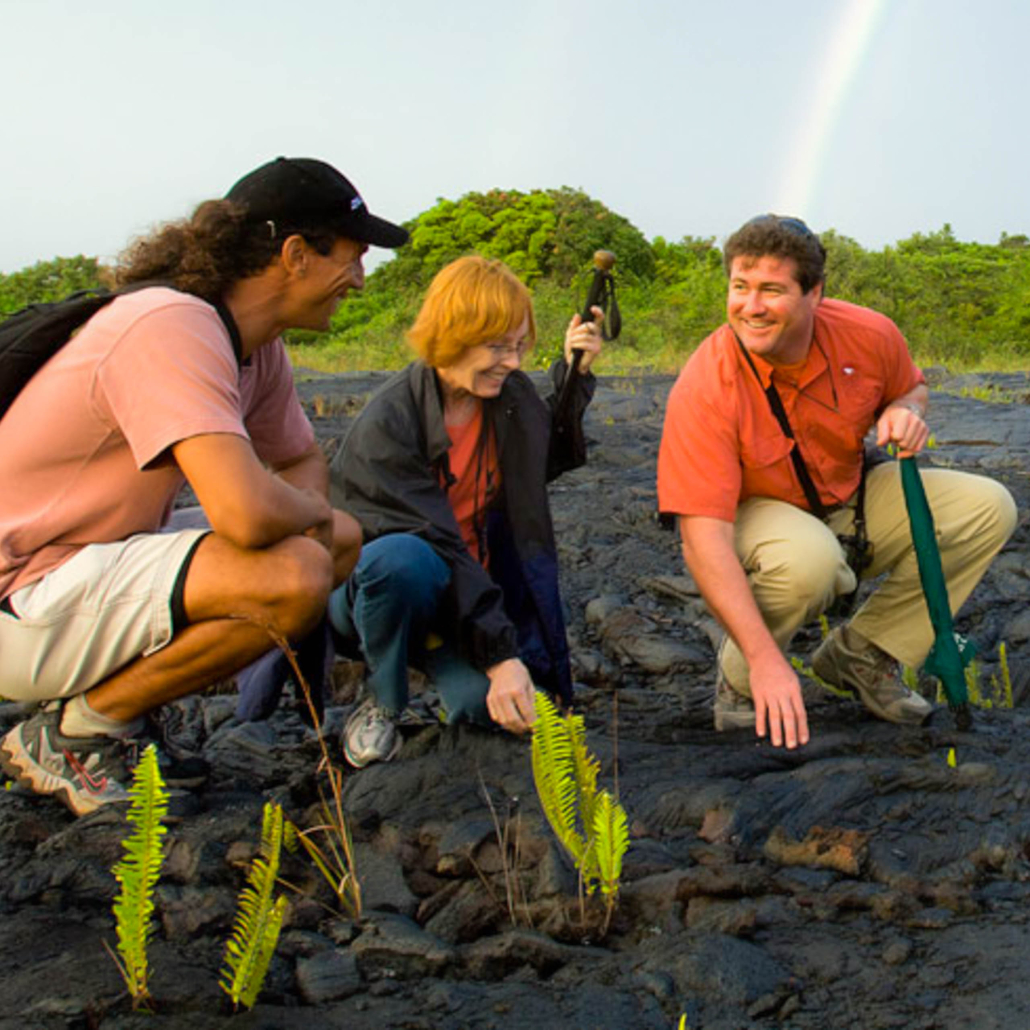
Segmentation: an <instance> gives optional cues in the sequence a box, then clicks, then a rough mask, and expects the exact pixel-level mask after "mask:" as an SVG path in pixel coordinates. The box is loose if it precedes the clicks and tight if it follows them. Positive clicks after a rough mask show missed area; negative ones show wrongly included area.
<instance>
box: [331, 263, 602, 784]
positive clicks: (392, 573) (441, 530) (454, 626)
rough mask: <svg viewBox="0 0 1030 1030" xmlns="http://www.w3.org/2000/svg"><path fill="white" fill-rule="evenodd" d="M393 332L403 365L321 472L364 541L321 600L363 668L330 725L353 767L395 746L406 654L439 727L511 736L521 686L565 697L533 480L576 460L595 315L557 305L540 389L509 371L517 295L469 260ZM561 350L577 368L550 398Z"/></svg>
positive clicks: (545, 515)
mask: <svg viewBox="0 0 1030 1030" xmlns="http://www.w3.org/2000/svg"><path fill="white" fill-rule="evenodd" d="M595 316H597V317H598V319H599V318H600V317H601V316H602V312H601V310H600V309H599V308H598V309H595ZM408 336H409V339H410V342H411V344H412V345H413V347H414V349H415V350H416V352H417V353H418V355H419V359H418V360H416V361H415V362H413V363H412V364H410V365H409V366H408V367H407V368H405V369H404V370H403V371H401V372H400V373H398V374H397V375H396V376H394V377H393V378H392V379H391V380H390V381H389V382H388V383H386V384H385V385H384V386H383V388H382V389H381V390H380V391H379V392H378V393H377V394H376V395H375V396H374V397H373V398H372V400H371V401H370V402H369V403H368V405H367V407H366V408H365V410H364V411H363V412H362V413H361V415H360V416H359V417H358V419H357V420H356V421H355V423H354V425H353V427H352V428H351V430H350V432H349V434H348V436H347V438H346V440H345V441H344V444H343V446H342V447H341V448H340V450H339V452H338V453H337V455H336V457H335V459H334V460H333V464H332V469H331V482H332V494H331V496H332V499H333V502H334V503H336V504H338V505H340V506H342V507H344V508H346V509H347V510H348V511H349V512H351V513H352V514H353V515H354V516H355V518H356V519H357V520H358V521H359V522H360V523H361V528H362V531H363V534H364V540H365V544H364V547H363V550H362V555H361V560H360V561H359V563H358V566H357V568H356V569H355V571H354V574H353V575H352V576H351V577H350V579H349V580H348V581H347V583H345V584H344V585H343V586H341V587H339V588H338V589H337V590H335V591H334V592H333V595H332V597H331V598H330V601H329V618H330V622H331V624H332V626H333V628H334V630H335V632H336V635H337V639H338V641H339V642H340V644H341V646H342V648H343V649H344V650H351V651H353V652H356V653H359V654H360V656H361V657H362V658H363V659H364V661H365V663H366V666H367V678H366V683H365V687H366V692H367V696H366V697H365V699H364V700H363V702H362V703H361V704H360V705H359V706H358V707H357V709H356V710H355V711H354V713H353V714H352V715H351V717H350V719H349V720H348V722H347V725H346V728H345V730H344V754H345V756H346V758H347V760H348V761H349V762H350V763H351V765H353V766H355V767H359V768H360V767H362V766H365V765H367V764H368V763H369V762H373V761H388V760H389V759H391V758H393V757H394V756H395V755H396V753H397V749H398V748H399V746H400V738H399V735H398V733H397V729H396V725H395V719H396V718H397V716H398V715H399V714H400V713H401V712H402V711H403V709H404V708H405V707H406V705H407V703H408V666H409V665H410V666H413V667H415V668H419V669H421V670H423V671H424V672H425V673H426V674H427V676H428V677H429V679H430V680H431V681H432V682H433V683H434V684H435V686H436V688H437V689H438V691H439V694H440V697H441V701H442V704H443V707H444V709H445V711H446V716H447V719H448V721H450V722H454V721H457V720H459V719H466V720H469V721H472V722H477V723H482V724H490V723H491V722H493V723H496V724H498V725H500V726H502V727H503V728H504V729H506V730H508V731H510V732H512V733H523V732H525V731H526V730H528V729H529V728H530V727H531V725H532V723H533V720H534V714H535V710H534V704H533V700H534V694H533V691H534V684H536V685H538V686H540V687H543V688H545V689H547V690H549V691H550V692H552V693H553V694H555V695H557V696H558V697H560V698H562V699H563V700H565V701H569V700H570V699H571V692H572V683H571V676H570V671H569V659H568V649H567V644H566V640H565V627H564V622H563V618H562V614H561V604H560V598H559V595H558V561H557V553H556V549H555V542H554V532H553V529H552V525H551V516H550V509H549V505H548V500H547V490H546V484H547V482H548V481H549V480H551V479H553V478H554V477H555V476H557V475H559V474H560V473H561V472H564V471H566V470H568V469H572V468H575V467H577V466H579V465H581V464H583V462H584V461H585V460H586V453H585V444H584V440H583V433H582V418H583V412H584V410H585V408H586V406H587V404H588V403H589V401H590V398H591V396H592V395H593V390H594V377H593V375H592V374H591V373H589V372H588V369H589V368H590V365H591V363H592V362H593V360H594V358H595V357H596V356H597V354H598V353H599V352H600V349H601V334H600V330H599V328H598V325H597V324H596V323H590V322H587V323H581V320H580V317H579V315H575V316H573V318H572V321H571V322H570V324H569V328H568V331H567V333H566V337H565V359H564V360H561V361H559V362H557V363H556V364H555V365H554V367H553V368H552V370H551V377H552V381H553V384H554V388H555V390H554V393H552V394H551V396H550V397H549V398H548V401H544V400H542V399H541V398H540V397H539V396H538V394H537V392H536V390H535V388H534V387H533V384H532V382H531V381H530V379H529V378H528V377H527V376H526V375H525V374H524V373H523V372H522V371H520V365H521V363H522V359H523V358H524V356H525V355H526V353H527V352H528V351H529V350H530V349H531V348H532V347H533V345H534V343H535V341H536V328H535V324H534V320H533V308H532V303H531V300H530V295H529V291H528V290H527V289H526V287H525V286H524V285H523V284H522V283H521V282H520V281H519V280H518V279H517V278H516V277H515V275H514V274H513V273H512V272H511V271H510V270H509V269H508V268H507V267H505V266H504V265H503V264H502V263H501V262H499V261H488V260H485V259H484V258H481V257H474V256H473V257H464V258H460V259H459V260H457V261H455V262H453V263H452V264H450V265H448V266H447V267H446V268H444V269H443V270H442V271H441V272H440V273H439V274H438V275H437V277H436V278H435V279H434V280H433V283H432V284H431V286H430V287H429V292H428V294H427V295H426V298H425V301H424V303H423V306H422V310H421V311H420V313H419V315H418V318H417V319H416V321H415V324H414V326H413V327H412V329H411V330H410V332H409V334H408ZM573 348H578V349H579V350H581V351H582V358H581V362H582V363H581V364H580V366H579V368H580V372H579V373H577V374H576V379H575V381H573V382H572V383H570V392H569V394H568V395H567V397H568V402H567V403H565V404H562V405H559V404H558V403H557V394H558V392H559V391H560V388H561V386H562V384H563V383H564V381H565V378H566V376H567V375H569V374H570V372H569V369H570V367H571V364H570V363H571V355H572V350H573ZM560 409H563V410H560Z"/></svg>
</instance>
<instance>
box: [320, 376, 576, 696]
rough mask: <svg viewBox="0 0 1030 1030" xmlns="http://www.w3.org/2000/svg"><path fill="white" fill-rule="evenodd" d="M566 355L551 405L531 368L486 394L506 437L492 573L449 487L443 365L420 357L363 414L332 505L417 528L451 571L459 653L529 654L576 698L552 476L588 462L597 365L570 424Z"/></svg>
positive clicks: (481, 662)
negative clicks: (561, 396) (564, 394)
mask: <svg viewBox="0 0 1030 1030" xmlns="http://www.w3.org/2000/svg"><path fill="white" fill-rule="evenodd" d="M565 373H566V365H565V362H564V361H559V362H557V363H556V364H555V365H554V366H553V367H552V369H551V379H552V382H553V384H554V392H553V393H552V394H551V395H549V397H548V398H547V402H545V401H544V400H542V399H541V398H540V396H539V394H538V393H537V392H536V389H535V388H534V386H533V384H532V382H531V381H530V379H529V377H528V376H526V375H525V374H524V373H522V372H513V373H511V375H509V376H508V378H507V379H506V380H505V382H504V386H503V388H502V389H501V393H500V395H499V396H498V397H497V398H495V399H492V400H487V401H484V412H485V414H486V415H487V417H488V418H489V419H490V421H491V423H492V425H493V428H494V432H495V434H496V440H497V454H498V462H499V464H500V468H501V497H500V498H499V499H498V501H497V502H496V503H495V505H494V506H493V508H492V509H491V511H490V512H489V514H488V518H487V542H488V548H489V554H490V572H489V574H488V573H487V572H486V570H485V569H484V568H483V566H482V565H480V564H479V562H478V561H476V559H475V558H474V557H472V555H470V554H469V552H468V549H467V548H466V546H465V543H464V541H463V540H462V537H461V533H460V531H459V529H458V523H457V520H456V519H455V517H454V513H453V512H452V510H451V506H450V504H449V503H448V500H447V496H446V493H445V492H444V490H443V489H442V488H441V486H440V480H441V472H443V474H444V479H445V480H446V474H447V471H448V469H447V451H448V448H449V447H450V445H451V441H450V437H449V436H448V435H447V431H446V429H445V428H444V421H443V403H442V396H441V392H440V386H439V383H438V380H437V377H436V373H435V372H434V371H433V369H432V368H430V367H429V366H427V365H425V364H424V363H423V362H421V361H415V362H413V363H412V364H410V365H409V366H408V367H407V368H405V369H403V370H402V371H401V372H399V373H397V375H395V376H393V377H392V378H391V379H390V380H389V381H388V382H386V383H385V384H384V385H383V387H382V388H381V389H380V390H379V391H378V392H377V393H376V394H375V395H374V396H373V397H372V399H371V400H370V401H369V402H368V405H367V406H366V407H365V410H364V411H363V412H362V413H361V414H360V415H359V416H358V418H357V420H356V421H355V423H354V425H353V426H351V429H350V432H349V433H348V434H347V436H346V438H345V439H344V441H343V444H342V446H341V447H340V449H339V451H338V452H337V454H336V457H335V458H334V459H333V463H332V467H331V496H332V503H333V505H334V507H339V508H343V509H344V510H346V511H348V512H350V513H351V514H352V515H353V516H354V517H355V518H356V519H357V520H358V521H359V522H360V523H361V528H362V531H363V534H364V539H365V541H366V542H368V541H371V540H375V539H376V538H377V537H380V536H383V535H385V534H387V533H415V534H416V535H418V536H420V537H422V539H424V540H425V541H426V542H427V543H429V544H431V545H432V547H433V549H434V550H435V551H436V552H437V553H438V554H439V555H440V557H441V558H443V559H444V561H446V562H447V564H448V566H449V567H450V569H451V583H450V587H449V590H448V610H447V611H446V612H445V613H443V624H444V625H445V626H446V625H452V626H454V627H455V638H456V640H457V643H458V647H459V649H460V651H461V653H462V654H463V655H464V656H465V657H466V659H467V660H468V661H469V662H470V663H471V664H472V665H474V666H475V667H476V668H479V669H487V668H489V667H490V666H491V665H494V664H495V663H497V662H499V661H503V660H504V659H506V658H515V657H518V658H521V659H522V660H523V661H524V662H525V663H526V666H527V668H528V669H529V671H530V674H531V675H532V676H533V680H534V682H535V683H536V684H537V685H538V686H542V687H545V688H547V689H548V690H550V691H551V692H552V693H555V694H558V695H559V696H560V697H561V698H562V699H563V700H565V701H566V702H568V701H569V700H571V696H572V677H571V673H570V670H569V655H568V646H567V643H566V640H565V621H564V619H563V617H562V612H561V600H560V597H559V594H558V555H557V551H556V548H555V543H554V529H553V526H552V523H551V511H550V506H549V504H548V500H547V489H546V484H547V482H548V481H549V480H551V479H553V478H555V477H556V476H558V475H560V474H561V473H562V472H565V471H567V470H568V469H572V468H576V467H578V466H579V465H582V464H583V463H584V462H585V461H586V444H585V441H584V438H583V427H582V419H583V412H584V410H585V409H586V406H587V404H589V403H590V399H591V397H592V396H593V392H594V386H595V380H594V377H593V376H592V375H591V374H589V373H588V374H587V375H583V376H577V382H576V383H575V384H573V391H572V396H571V403H569V405H568V410H567V414H566V416H565V417H564V418H563V420H562V425H561V426H557V425H553V415H554V408H555V405H556V398H557V394H558V390H559V388H560V385H561V383H562V382H563V380H564V378H565Z"/></svg>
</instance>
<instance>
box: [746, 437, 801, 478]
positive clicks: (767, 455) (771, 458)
mask: <svg viewBox="0 0 1030 1030" xmlns="http://www.w3.org/2000/svg"><path fill="white" fill-rule="evenodd" d="M790 447H791V443H790V440H788V439H787V437H786V436H784V434H783V433H781V432H779V431H777V432H776V433H767V434H763V435H762V436H757V437H753V438H751V439H746V438H745V439H742V440H741V443H740V461H741V464H742V465H743V466H744V467H745V468H747V469H764V468H768V467H769V466H770V465H775V464H776V463H777V462H779V461H784V460H786V459H788V458H789V457H790Z"/></svg>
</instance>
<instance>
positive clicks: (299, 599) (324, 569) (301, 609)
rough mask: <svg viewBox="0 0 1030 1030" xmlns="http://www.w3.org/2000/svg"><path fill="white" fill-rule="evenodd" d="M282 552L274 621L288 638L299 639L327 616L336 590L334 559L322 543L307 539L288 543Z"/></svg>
mask: <svg viewBox="0 0 1030 1030" xmlns="http://www.w3.org/2000/svg"><path fill="white" fill-rule="evenodd" d="M278 550H279V552H280V553H279V554H278V555H277V556H276V567H275V570H274V575H275V581H274V585H273V586H274V591H275V595H276V596H275V599H274V601H273V609H274V612H273V621H274V622H275V624H276V626H277V627H278V629H279V630H280V632H282V633H283V634H284V635H285V636H287V637H289V638H291V639H296V638H297V637H300V636H303V635H304V634H305V633H307V632H308V631H309V630H310V629H312V628H313V627H314V626H315V625H316V624H317V622H318V620H319V619H320V618H321V617H322V615H323V614H324V613H325V607H326V602H327V601H328V600H329V593H330V591H331V590H332V588H333V579H334V573H333V559H332V556H331V555H330V554H329V552H328V551H327V550H326V549H325V548H324V547H323V546H322V545H321V544H320V543H318V542H316V541H314V540H311V539H309V538H307V537H291V538H290V539H288V540H284V541H282V543H281V544H279V545H278Z"/></svg>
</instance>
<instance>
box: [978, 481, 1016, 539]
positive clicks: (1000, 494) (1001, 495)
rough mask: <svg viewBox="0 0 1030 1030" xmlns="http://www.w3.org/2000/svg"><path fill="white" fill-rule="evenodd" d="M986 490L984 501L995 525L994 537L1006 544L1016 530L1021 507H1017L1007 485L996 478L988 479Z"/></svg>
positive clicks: (985, 485)
mask: <svg viewBox="0 0 1030 1030" xmlns="http://www.w3.org/2000/svg"><path fill="white" fill-rule="evenodd" d="M984 490H985V497H984V501H985V504H986V506H987V511H988V513H989V514H988V517H989V519H990V521H991V524H992V527H993V535H994V538H995V539H996V540H997V541H998V543H999V544H1004V543H1005V541H1006V540H1008V538H1009V537H1010V536H1012V534H1013V533H1014V532H1015V531H1016V525H1017V524H1018V522H1019V509H1018V508H1017V507H1016V501H1015V498H1014V497H1013V496H1012V494H1011V493H1009V491H1008V489H1007V488H1006V487H1004V486H1003V485H1002V484H1001V483H999V482H998V481H997V480H995V479H988V480H986V482H985V484H984Z"/></svg>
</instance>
